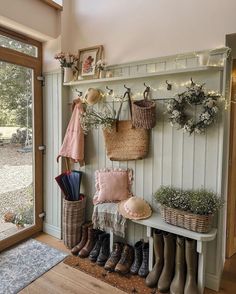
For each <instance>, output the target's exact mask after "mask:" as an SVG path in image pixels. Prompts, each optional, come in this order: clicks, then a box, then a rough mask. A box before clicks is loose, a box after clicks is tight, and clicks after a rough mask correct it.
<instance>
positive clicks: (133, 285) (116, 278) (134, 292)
mask: <svg viewBox="0 0 236 294" xmlns="http://www.w3.org/2000/svg"><path fill="white" fill-rule="evenodd" d="M64 263H65V264H67V265H69V266H71V267H73V268H75V269H78V270H80V271H83V272H85V273H87V274H89V275H91V276H93V277H95V278H97V279H99V280H101V281H103V282H106V283H107V284H110V285H111V286H113V287H116V288H118V289H120V290H122V291H124V292H126V293H130V294H155V293H157V291H156V289H150V288H148V287H147V286H146V285H145V279H144V278H141V277H139V276H133V275H130V274H128V275H119V274H118V273H114V272H112V273H109V272H108V271H106V270H105V269H104V268H103V267H101V266H99V265H97V264H96V263H93V262H91V261H90V260H89V259H88V258H80V257H78V256H68V257H67V258H66V259H65V260H64Z"/></svg>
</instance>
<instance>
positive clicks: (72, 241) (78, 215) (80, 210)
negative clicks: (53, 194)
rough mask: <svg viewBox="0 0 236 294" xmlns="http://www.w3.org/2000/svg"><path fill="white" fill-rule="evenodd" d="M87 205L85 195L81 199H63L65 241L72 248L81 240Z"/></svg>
mask: <svg viewBox="0 0 236 294" xmlns="http://www.w3.org/2000/svg"><path fill="white" fill-rule="evenodd" d="M85 205H86V197H85V196H83V198H82V200H79V201H68V200H66V199H63V241H64V244H65V245H66V246H67V247H68V248H70V249H71V248H72V247H74V246H75V245H76V244H78V243H79V241H80V238H81V227H82V224H83V223H84V220H85Z"/></svg>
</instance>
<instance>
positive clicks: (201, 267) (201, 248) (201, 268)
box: [197, 241, 207, 294]
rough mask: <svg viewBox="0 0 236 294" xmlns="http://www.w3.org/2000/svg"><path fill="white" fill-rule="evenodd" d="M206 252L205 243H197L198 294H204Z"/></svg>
mask: <svg viewBox="0 0 236 294" xmlns="http://www.w3.org/2000/svg"><path fill="white" fill-rule="evenodd" d="M206 250H207V246H206V242H201V241H197V252H198V290H199V293H200V294H203V293H204V288H205V269H206V262H205V261H206Z"/></svg>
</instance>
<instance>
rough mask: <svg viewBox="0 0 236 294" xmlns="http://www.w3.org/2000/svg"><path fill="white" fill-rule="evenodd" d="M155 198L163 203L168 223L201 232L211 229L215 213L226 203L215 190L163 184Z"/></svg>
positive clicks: (162, 212) (163, 214) (162, 206)
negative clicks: (178, 187)
mask: <svg viewBox="0 0 236 294" xmlns="http://www.w3.org/2000/svg"><path fill="white" fill-rule="evenodd" d="M154 198H155V200H156V201H157V202H158V203H160V204H161V214H162V217H163V219H164V220H165V221H166V222H167V223H170V224H172V225H176V226H180V227H183V228H185V229H189V230H191V231H196V232H199V233H207V232H209V231H210V229H211V225H212V220H213V215H214V214H215V213H216V212H217V211H218V210H219V209H220V208H221V207H222V206H223V204H224V201H223V200H222V199H221V198H219V197H217V195H216V194H215V193H214V192H212V191H208V190H206V189H198V190H181V189H177V188H173V187H166V186H162V187H160V189H159V190H158V191H157V192H156V193H155V194H154Z"/></svg>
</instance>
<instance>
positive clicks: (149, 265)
mask: <svg viewBox="0 0 236 294" xmlns="http://www.w3.org/2000/svg"><path fill="white" fill-rule="evenodd" d="M147 237H148V241H149V260H148V267H149V271H151V270H152V268H153V237H152V228H150V227H147Z"/></svg>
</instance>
